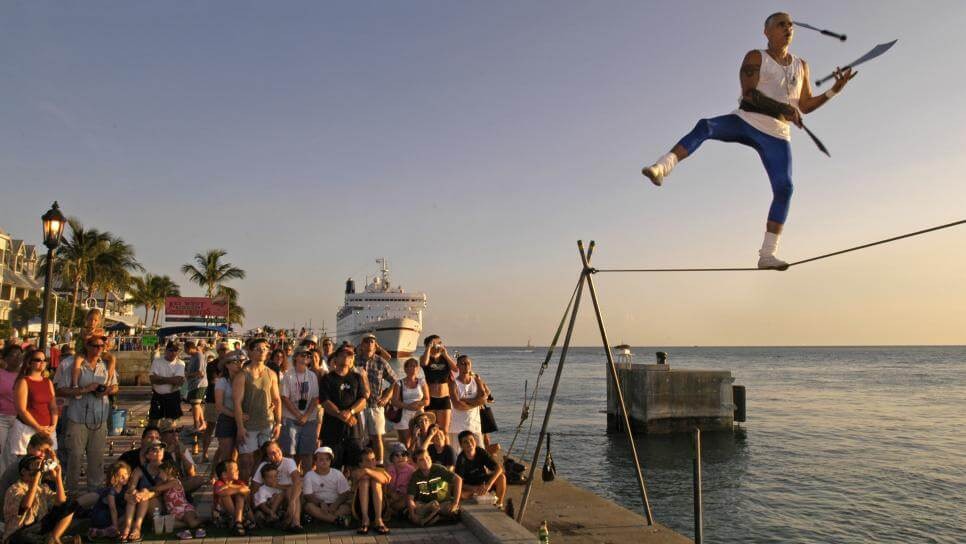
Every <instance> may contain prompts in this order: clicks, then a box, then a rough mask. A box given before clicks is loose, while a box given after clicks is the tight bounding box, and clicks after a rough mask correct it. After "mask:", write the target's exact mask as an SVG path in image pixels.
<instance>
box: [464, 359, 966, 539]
mask: <svg viewBox="0 0 966 544" xmlns="http://www.w3.org/2000/svg"><path fill="white" fill-rule="evenodd" d="M451 349H453V348H451ZM457 349H459V351H461V352H463V353H467V354H469V355H471V356H472V357H473V360H474V365H475V370H476V371H477V372H479V373H480V374H481V375H482V376H483V377H484V378H485V379H486V380H487V381H488V383H490V385H491V387H492V389H493V390H494V396H495V397H496V403H495V404H494V405H493V407H494V410H495V412H496V414H497V420H498V422H499V425H500V432H499V433H497V435H496V436H497V439H498V440H499V441H500V443H501V444H502V445H503V447H504V448H507V447H508V446H509V444H510V441H511V440H512V438H513V434H514V430H515V428H516V426H517V423H518V422H519V419H520V412H521V407H522V403H523V386H524V380H529V385H530V387H531V388H532V387H533V384H534V380H535V378H536V376H537V372H538V370H539V367H540V363H541V362H542V361H543V359H544V356H545V354H546V349H545V348H538V349H534V350H533V351H528V350H525V349H521V348H472V347H465V348H457ZM654 351H655V348H634V349H633V352H634V354H635V361H637V362H651V361H652V360H653V357H654V356H653V353H654ZM665 351H668V353H669V362H670V364H671V365H672V368H703V369H727V370H731V371H732V372H733V374H734V375H735V378H736V382H735V383H737V384H743V385H745V387H746V388H747V395H748V401H747V415H748V421H747V422H746V423H743V424H741V428H740V430H739V431H738V432H724V433H704V434H703V435H702V442H703V450H702V456H703V480H704V487H703V491H704V535H705V540H706V541H707V542H810V543H811V542H902V543H910V542H939V543H953V542H966V347H829V348H670V349H666V350H665ZM558 360H559V351H558V353H557V354H555V357H554V359H553V360H552V362H551V364H550V367H549V368H548V370H547V371H546V373H545V374H544V376H543V378H542V383H541V387H540V395H539V397H538V398H539V401H538V403H537V407H536V409H535V410H534V411H533V412H532V413H531V419H532V420H533V421H534V424H533V435H532V437H531V439H530V443H529V445H528V446H527V450H526V454H525V456H526V457H529V456H530V455H532V453H533V447H534V446H535V440H536V435H537V433H538V432H539V429H540V424H541V422H542V417H543V411H544V407H545V405H546V398H547V396H548V395H549V392H550V385H551V383H552V381H553V374H554V372H555V369H556V365H557V361H558ZM605 371H606V368H605V359H604V355H603V351H602V349H601V348H577V349H571V351H570V353H569V355H568V360H567V361H566V364H565V368H564V374H563V380H562V383H561V386H560V390H559V392H558V394H557V401H556V404H555V406H554V410H553V414H552V415H553V417H552V420H551V424H550V431H551V433H553V442H552V448H553V456H554V461H555V463H556V466H557V469H558V472H559V473H560V474H562V475H563V476H564V477H566V478H567V479H568V480H570V481H572V482H574V483H576V484H578V485H580V486H583V487H586V488H588V489H590V490H592V491H594V492H595V493H597V494H599V495H602V496H604V497H607V498H608V499H611V500H614V501H616V502H618V503H620V504H621V505H623V506H625V507H627V508H629V509H631V510H634V511H636V512H641V501H640V497H639V492H638V490H637V484H636V482H635V478H634V473H633V465H632V463H631V461H630V449H629V447H628V446H627V443H626V439H625V438H624V436H623V435H607V434H606V432H605V431H606V416H605V414H604V409H605V395H606V392H605V383H606V382H605V379H606V374H605ZM529 426H530V422H529V421H528V422H527V423H526V424H525V426H524V430H523V432H521V434H520V436H519V438H518V439H517V445H516V446H515V448H514V449H515V453H522V449H523V445H524V444H525V443H526V435H527V430H528V429H529ZM637 447H638V451H639V453H640V455H641V461H642V465H643V467H644V473H645V479H646V482H647V489H648V496H649V499H650V503H651V507H652V509H653V512H654V516H655V519H656V520H657V521H659V522H660V523H662V524H664V525H667V526H669V527H671V528H673V529H675V530H676V531H678V532H680V533H682V534H685V535H687V536H692V534H693V513H692V512H693V506H692V499H691V478H692V472H691V471H692V468H691V459H692V457H691V446H690V439H689V438H688V437H687V436H665V437H639V438H638V439H637ZM538 462H539V463H541V464H542V462H543V461H542V457H541V459H540V460H539V461H538ZM537 474H538V475H539V470H538V472H537Z"/></svg>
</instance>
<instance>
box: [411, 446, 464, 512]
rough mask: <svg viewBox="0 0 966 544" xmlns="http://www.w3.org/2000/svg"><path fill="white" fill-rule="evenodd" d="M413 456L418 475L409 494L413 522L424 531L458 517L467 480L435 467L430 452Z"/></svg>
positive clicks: (419, 451)
mask: <svg viewBox="0 0 966 544" xmlns="http://www.w3.org/2000/svg"><path fill="white" fill-rule="evenodd" d="M413 456H414V457H415V460H416V471H415V472H413V475H412V477H411V478H410V479H409V489H408V490H407V491H406V493H407V495H408V496H407V499H406V504H407V507H408V508H409V520H410V521H411V522H413V523H415V524H416V525H419V526H421V527H422V526H427V525H432V524H434V523H436V522H437V521H439V520H440V519H441V518H455V517H456V516H458V515H459V508H460V497H461V494H462V489H463V480H462V479H461V478H460V477H459V476H457V475H456V474H455V473H454V472H452V471H450V470H446V467H443V466H442V465H436V464H433V461H432V459H430V458H429V452H427V451H426V450H417V451H416V452H415V453H414V454H413Z"/></svg>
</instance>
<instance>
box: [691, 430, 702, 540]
mask: <svg viewBox="0 0 966 544" xmlns="http://www.w3.org/2000/svg"><path fill="white" fill-rule="evenodd" d="M692 443H693V444H694V476H693V478H692V486H693V487H694V544H701V541H702V540H704V506H703V505H702V500H701V429H699V428H697V427H695V429H694V435H693V437H692Z"/></svg>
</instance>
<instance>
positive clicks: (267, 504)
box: [252, 463, 285, 526]
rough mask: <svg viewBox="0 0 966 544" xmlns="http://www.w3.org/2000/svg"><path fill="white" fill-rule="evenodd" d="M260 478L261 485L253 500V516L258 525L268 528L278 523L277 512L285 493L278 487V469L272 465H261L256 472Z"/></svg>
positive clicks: (279, 509) (280, 509)
mask: <svg viewBox="0 0 966 544" xmlns="http://www.w3.org/2000/svg"><path fill="white" fill-rule="evenodd" d="M258 473H259V475H261V477H262V485H260V486H258V491H257V492H256V493H255V499H254V500H253V501H252V502H253V504H254V505H255V516H256V519H257V520H258V522H259V524H260V525H263V526H268V525H271V524H274V523H276V522H278V521H279V518H280V516H279V511H283V512H284V510H282V509H283V508H284V505H285V493H283V492H282V490H281V489H280V488H279V486H278V467H277V466H276V465H274V464H269V463H262V469H261V470H259V471H258Z"/></svg>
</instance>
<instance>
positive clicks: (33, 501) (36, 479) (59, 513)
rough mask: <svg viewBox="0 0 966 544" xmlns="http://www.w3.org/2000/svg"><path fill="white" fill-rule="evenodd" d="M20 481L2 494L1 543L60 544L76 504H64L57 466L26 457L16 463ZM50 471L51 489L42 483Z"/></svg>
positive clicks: (59, 470)
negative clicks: (44, 474)
mask: <svg viewBox="0 0 966 544" xmlns="http://www.w3.org/2000/svg"><path fill="white" fill-rule="evenodd" d="M17 467H18V469H19V470H20V480H19V481H17V482H16V483H14V484H13V485H12V486H10V488H9V489H7V490H6V493H5V494H4V506H3V520H4V531H3V541H4V542H5V543H6V544H36V543H38V542H48V543H50V544H60V543H61V540H60V539H61V537H62V536H64V533H65V532H67V528H68V527H70V524H71V522H72V521H73V520H74V514H75V512H76V511H77V509H78V507H77V503H76V502H74V501H70V502H68V501H67V493H66V492H65V491H64V480H63V478H62V477H61V467H60V464H53V465H50V464H48V463H46V462H45V461H44V460H41V459H38V458H37V457H31V456H25V457H24V458H23V459H21V460H20V462H19V463H18V464H17ZM43 472H50V473H51V477H52V479H53V481H54V489H50V488H49V487H47V486H46V485H43V484H42V483H41V478H42V474H43Z"/></svg>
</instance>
